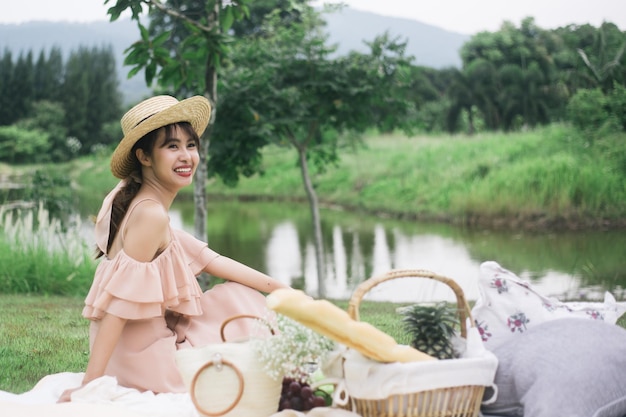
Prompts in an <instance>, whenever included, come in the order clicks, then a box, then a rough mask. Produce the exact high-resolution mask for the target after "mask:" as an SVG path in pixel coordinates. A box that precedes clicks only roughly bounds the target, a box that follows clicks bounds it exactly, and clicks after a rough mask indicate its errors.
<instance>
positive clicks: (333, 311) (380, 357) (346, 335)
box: [267, 288, 437, 362]
mask: <svg viewBox="0 0 626 417" xmlns="http://www.w3.org/2000/svg"><path fill="white" fill-rule="evenodd" d="M267 306H268V307H269V308H270V309H271V310H274V311H275V312H277V313H279V314H283V315H285V316H287V317H290V318H292V319H294V320H296V321H298V322H299V323H301V324H303V325H304V326H306V327H308V328H310V329H312V330H314V331H316V332H318V333H320V334H323V335H324V336H326V337H329V338H330V339H332V340H334V341H336V342H338V343H341V344H343V345H345V346H347V347H349V348H352V349H354V350H356V351H358V352H359V353H361V354H362V355H364V356H366V357H368V358H370V359H374V360H377V361H380V362H417V361H425V360H437V359H436V358H434V357H432V356H430V355H427V354H425V353H424V352H420V351H419V350H417V349H414V348H412V347H410V346H405V345H398V344H397V343H396V341H395V340H394V338H393V337H391V336H389V335H388V334H387V333H384V332H382V331H381V330H379V329H377V328H376V327H374V326H372V325H371V324H369V323H365V322H359V321H356V320H353V319H352V318H351V317H350V316H349V315H348V313H347V312H346V311H344V310H342V309H340V308H339V307H337V306H335V305H334V304H332V303H330V302H329V301H327V300H314V299H312V298H311V297H309V296H307V295H306V294H305V293H304V292H302V291H300V290H294V289H290V288H281V289H278V290H275V291H273V292H272V293H270V294H269V295H268V296H267Z"/></svg>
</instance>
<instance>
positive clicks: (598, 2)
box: [0, 0, 626, 34]
mask: <svg viewBox="0 0 626 417" xmlns="http://www.w3.org/2000/svg"><path fill="white" fill-rule="evenodd" d="M323 1H324V0H318V1H317V2H316V4H321V3H322V2H323ZM333 2H337V1H333ZM343 2H344V3H346V4H347V5H349V6H350V7H352V8H354V9H358V10H363V11H371V12H374V13H378V14H382V15H387V16H395V17H403V18H407V19H413V20H418V21H420V22H423V23H427V24H430V25H433V26H438V27H440V28H443V29H447V30H450V31H453V32H459V33H465V34H473V33H476V32H480V31H483V30H488V31H496V30H498V28H499V27H500V24H501V23H502V22H503V21H504V20H509V21H511V22H513V23H514V24H515V25H516V26H519V23H520V22H521V20H522V19H523V18H524V17H527V16H532V17H534V18H535V22H536V23H537V25H539V26H540V27H542V28H544V29H553V28H556V27H558V26H564V25H567V24H570V23H576V24H584V23H590V24H592V25H594V26H596V27H597V26H599V25H600V24H601V23H602V22H603V21H610V22H613V23H615V24H616V25H617V26H619V27H620V29H621V30H623V31H626V0H429V1H423V0H344V1H343ZM6 3H8V4H5V5H4V7H3V8H2V9H1V10H0V23H22V22H27V21H33V20H53V21H60V20H66V21H73V22H76V21H79V22H87V21H93V20H108V19H107V14H106V10H107V8H108V7H109V6H105V5H104V0H17V1H10V2H6ZM114 3H115V0H111V1H110V2H109V5H110V4H114Z"/></svg>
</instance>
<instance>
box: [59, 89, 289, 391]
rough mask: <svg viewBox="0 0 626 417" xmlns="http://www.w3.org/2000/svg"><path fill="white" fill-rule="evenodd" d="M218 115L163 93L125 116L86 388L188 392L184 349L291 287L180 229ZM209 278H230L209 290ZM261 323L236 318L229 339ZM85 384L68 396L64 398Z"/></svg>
mask: <svg viewBox="0 0 626 417" xmlns="http://www.w3.org/2000/svg"><path fill="white" fill-rule="evenodd" d="M210 115H211V106H210V104H209V102H208V100H206V99H205V98H204V97H200V96H196V97H191V98H188V99H186V100H182V101H178V100H177V99H176V98H174V97H170V96H156V97H152V98H150V99H147V100H145V101H143V102H141V103H139V104H138V105H136V106H135V107H133V108H132V109H131V110H129V111H128V112H127V113H126V114H125V115H124V117H123V118H122V120H121V125H122V130H123V132H124V138H123V139H122V140H121V142H120V143H119V145H118V147H117V148H116V150H115V152H114V153H113V156H112V158H111V172H112V173H113V175H114V176H116V177H117V178H120V179H121V181H120V183H119V184H118V185H117V186H116V187H115V189H114V190H113V191H111V193H109V195H108V196H107V197H106V198H105V199H104V201H103V204H102V207H101V209H100V211H99V213H98V216H97V219H96V225H95V237H96V244H97V247H98V251H99V252H98V258H101V260H100V263H99V265H98V268H97V269H96V273H95V276H94V281H93V284H92V287H91V289H90V291H89V293H88V295H87V298H86V300H85V307H84V309H83V316H84V317H86V318H87V319H89V320H91V323H90V335H89V336H90V357H89V362H88V364H87V369H86V371H85V375H84V379H83V381H82V384H83V385H82V386H84V385H85V384H87V383H89V382H90V381H92V380H94V379H96V378H99V377H101V376H104V375H109V376H114V377H115V378H117V380H118V383H119V384H120V385H122V386H125V387H130V388H136V389H139V390H141V391H153V392H155V393H160V392H184V391H185V387H184V384H183V381H182V379H181V377H180V375H179V373H178V370H177V367H176V363H175V359H174V352H175V351H176V350H177V349H184V348H189V347H193V346H202V345H206V344H207V343H211V342H219V341H221V339H220V336H219V329H220V325H221V324H222V322H223V321H224V320H225V319H227V318H229V317H232V316H234V315H237V314H252V315H257V316H261V315H263V314H264V312H265V297H264V295H263V293H270V292H272V291H273V290H275V289H277V288H283V287H286V285H285V284H282V283H281V282H278V281H276V280H274V279H272V278H271V277H269V276H267V275H265V274H263V273H261V272H259V271H257V270H254V269H252V268H250V267H248V266H246V265H243V264H241V263H239V262H237V261H235V260H233V259H230V258H227V257H225V256H220V255H219V254H218V253H216V252H214V251H213V250H211V249H210V248H209V247H208V246H207V244H206V243H204V242H201V241H199V240H197V239H195V238H194V237H193V236H191V235H189V234H188V233H186V232H184V231H181V230H175V229H173V228H172V227H171V225H170V222H169V216H168V210H169V209H170V206H171V205H172V202H173V201H174V199H175V197H176V195H177V193H178V191H179V190H180V189H181V188H183V187H186V186H188V185H190V184H191V183H192V179H193V175H194V173H195V171H196V168H197V166H198V162H199V155H198V145H199V140H200V139H199V138H200V136H201V135H202V133H203V132H204V130H205V129H206V126H207V124H208V121H209V118H210ZM201 272H207V273H209V274H211V275H213V276H217V277H220V278H223V279H225V280H227V282H226V283H224V284H219V285H216V286H214V287H213V288H212V289H210V290H208V291H205V292H202V290H201V288H200V286H199V285H198V282H197V280H196V276H197V275H199V274H200V273H201ZM252 326H253V324H252V323H250V322H246V320H237V321H233V322H232V324H229V326H228V332H229V337H232V338H236V337H244V336H246V335H248V334H249V332H250V331H251V329H252ZM82 386H80V387H75V388H72V389H68V390H66V391H65V392H63V394H62V395H61V397H60V398H59V402H65V401H70V400H71V395H72V393H73V392H74V391H76V390H77V389H80V388H81V387H82Z"/></svg>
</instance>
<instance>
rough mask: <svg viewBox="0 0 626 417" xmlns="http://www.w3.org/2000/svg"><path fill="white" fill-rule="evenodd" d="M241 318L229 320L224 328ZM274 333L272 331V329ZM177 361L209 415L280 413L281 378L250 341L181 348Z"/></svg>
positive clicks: (192, 393) (251, 416)
mask: <svg viewBox="0 0 626 417" xmlns="http://www.w3.org/2000/svg"><path fill="white" fill-rule="evenodd" d="M239 318H257V317H255V316H248V315H239V316H234V317H231V318H230V319H228V320H226V321H225V322H224V323H223V324H222V327H221V330H220V334H221V337H222V340H224V327H225V326H226V325H227V324H228V323H229V322H231V321H232V320H235V319H239ZM272 334H273V330H272ZM175 358H176V364H177V366H178V370H179V372H180V374H181V376H182V378H183V381H184V383H185V385H186V387H187V388H188V391H189V394H190V396H191V400H192V401H193V404H194V406H195V407H196V409H197V410H198V412H199V413H200V415H202V416H207V417H217V416H220V417H221V416H223V417H267V416H270V415H272V414H274V413H276V412H277V410H278V402H279V400H280V392H281V389H282V380H281V379H280V378H279V379H278V380H274V379H273V378H271V377H270V376H269V375H268V374H267V372H266V371H265V370H264V369H263V364H262V363H261V362H260V361H259V359H258V355H257V354H256V353H255V350H254V349H253V347H252V342H251V341H241V342H224V343H212V344H210V345H207V346H204V347H199V348H191V349H181V350H178V351H176V353H175Z"/></svg>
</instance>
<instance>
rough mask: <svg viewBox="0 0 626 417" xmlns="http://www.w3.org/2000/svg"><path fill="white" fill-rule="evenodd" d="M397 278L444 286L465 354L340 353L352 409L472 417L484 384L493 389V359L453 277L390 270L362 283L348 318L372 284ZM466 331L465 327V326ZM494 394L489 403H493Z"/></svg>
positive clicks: (385, 414)
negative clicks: (429, 357) (451, 297)
mask: <svg viewBox="0 0 626 417" xmlns="http://www.w3.org/2000/svg"><path fill="white" fill-rule="evenodd" d="M398 278H427V279H432V280H435V281H439V282H441V283H443V284H446V285H447V286H449V287H450V288H451V289H452V291H453V292H454V294H455V295H456V299H457V307H458V308H457V311H458V315H459V320H460V324H461V330H460V336H461V340H462V341H464V343H465V346H464V353H463V355H462V356H461V357H460V358H455V359H447V360H438V361H425V362H409V363H381V362H376V361H373V360H371V359H368V358H365V357H364V356H362V355H360V354H359V353H358V352H356V351H352V350H348V351H347V352H346V353H345V354H344V361H343V371H344V383H345V386H346V391H347V394H348V396H349V400H350V402H349V406H350V408H351V410H352V411H354V412H356V413H357V414H359V415H361V416H362V417H389V416H394V417H446V416H450V417H452V416H454V417H476V416H478V414H479V411H480V405H481V403H482V402H483V394H484V391H485V388H486V387H487V386H491V387H493V388H494V390H495V386H493V381H494V378H495V372H496V368H497V365H498V360H497V358H496V357H495V356H494V355H493V354H492V353H491V352H489V351H487V350H486V349H485V348H484V346H483V345H482V339H481V338H480V334H479V333H478V330H477V328H476V327H475V325H474V322H473V320H472V317H471V311H470V308H469V305H468V304H467V301H466V299H465V295H464V293H463V290H462V289H461V288H460V287H459V285H458V284H457V283H456V282H455V281H454V280H452V279H450V278H446V277H443V276H440V275H437V274H434V273H433V272H430V271H424V270H393V271H390V272H388V273H386V274H383V275H381V276H377V277H373V278H370V279H368V280H367V281H365V282H363V283H361V284H360V285H359V286H358V287H357V288H356V289H355V291H354V293H353V295H352V297H351V299H350V301H349V304H348V314H349V315H350V317H352V318H353V319H354V320H359V304H360V302H361V300H362V298H363V296H364V295H365V294H366V293H367V292H368V291H369V290H371V289H372V288H373V287H375V286H376V285H378V284H380V283H382V282H385V281H389V280H393V279H398ZM468 322H469V323H471V327H470V328H469V330H468V328H467V323H468ZM494 399H495V396H494V397H493V398H491V399H490V400H489V401H493V400H494Z"/></svg>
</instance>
